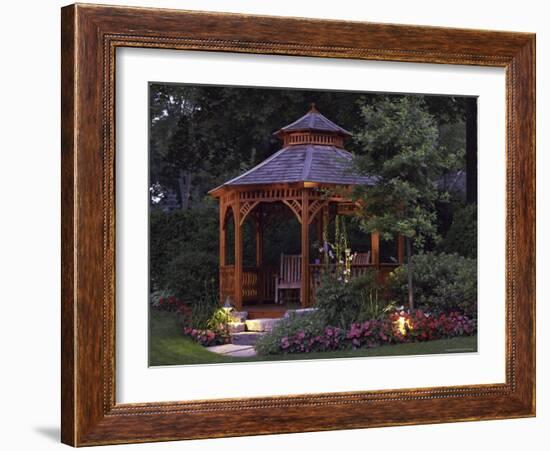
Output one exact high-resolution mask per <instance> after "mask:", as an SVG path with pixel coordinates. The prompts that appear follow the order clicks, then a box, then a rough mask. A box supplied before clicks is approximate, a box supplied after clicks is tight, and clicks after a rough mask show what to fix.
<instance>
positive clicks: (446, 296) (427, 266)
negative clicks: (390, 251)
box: [388, 253, 477, 318]
mask: <svg viewBox="0 0 550 451" xmlns="http://www.w3.org/2000/svg"><path fill="white" fill-rule="evenodd" d="M412 271H413V276H414V280H415V285H414V295H415V299H416V304H417V307H419V308H421V309H424V310H426V311H429V312H433V313H440V312H444V313H448V312H452V311H459V312H461V313H463V314H465V315H467V316H469V317H471V318H477V260H475V259H471V258H466V257H462V256H460V255H458V254H436V253H425V254H418V255H415V256H413V257H412ZM388 286H389V287H390V289H391V290H392V293H393V295H394V296H395V298H397V299H405V298H406V295H407V274H406V268H403V267H399V268H397V269H395V271H393V273H392V274H391V275H390V277H389V278H388Z"/></svg>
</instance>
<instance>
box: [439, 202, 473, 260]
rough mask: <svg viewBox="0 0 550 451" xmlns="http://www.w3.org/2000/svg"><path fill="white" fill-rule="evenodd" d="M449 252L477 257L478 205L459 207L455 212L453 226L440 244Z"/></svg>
mask: <svg viewBox="0 0 550 451" xmlns="http://www.w3.org/2000/svg"><path fill="white" fill-rule="evenodd" d="M439 249H440V250H441V251H442V252H445V253H447V254H453V253H457V254H459V255H462V256H463V257H468V258H477V205H476V204H468V205H464V206H462V207H458V208H457V209H456V211H455V212H454V214H453V220H452V223H451V226H450V228H449V230H448V231H447V233H446V234H445V237H444V238H443V240H442V241H441V243H440V245H439Z"/></svg>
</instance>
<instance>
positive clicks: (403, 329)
mask: <svg viewBox="0 0 550 451" xmlns="http://www.w3.org/2000/svg"><path fill="white" fill-rule="evenodd" d="M395 323H396V326H397V330H398V331H399V332H400V333H401V335H407V330H410V329H412V324H411V321H410V320H409V319H408V318H405V317H404V316H400V317H399V318H398V319H397V320H396V321H395Z"/></svg>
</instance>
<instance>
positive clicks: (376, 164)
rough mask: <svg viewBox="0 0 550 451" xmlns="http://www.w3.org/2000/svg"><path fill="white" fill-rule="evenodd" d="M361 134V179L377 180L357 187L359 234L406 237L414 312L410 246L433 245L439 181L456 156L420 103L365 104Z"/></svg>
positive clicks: (406, 100)
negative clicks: (365, 176) (444, 144)
mask: <svg viewBox="0 0 550 451" xmlns="http://www.w3.org/2000/svg"><path fill="white" fill-rule="evenodd" d="M361 117H362V121H363V123H364V127H363V129H362V130H361V131H360V132H358V133H356V135H355V140H356V143H357V144H358V146H360V147H361V155H358V156H357V157H356V159H355V161H356V166H357V168H358V170H359V171H360V172H361V173H364V174H370V175H375V176H376V180H377V182H376V185H375V186H371V187H364V186H362V187H358V188H356V189H355V191H354V197H355V198H356V199H357V200H360V203H361V204H362V205H363V208H362V211H361V214H360V216H359V221H360V226H361V228H362V229H363V230H364V231H365V232H368V233H372V232H378V233H380V234H381V236H382V237H383V238H385V239H390V238H393V237H395V236H396V235H398V234H400V235H403V236H404V237H405V242H406V255H407V277H408V303H409V308H410V309H414V299H413V290H412V263H411V254H412V246H413V244H414V245H415V247H417V248H422V247H423V245H424V243H425V241H426V239H428V238H429V239H432V240H434V241H437V239H438V234H437V224H436V220H437V215H436V209H435V207H436V202H437V201H441V200H444V199H445V198H446V194H445V193H442V192H440V191H439V190H438V189H437V184H436V182H437V180H438V179H439V178H440V177H441V175H442V174H443V173H444V172H445V171H446V170H448V169H450V168H453V167H455V166H456V164H457V159H458V158H460V156H459V155H457V154H456V153H453V152H452V151H448V150H447V149H445V148H443V147H442V146H441V145H440V142H439V133H438V123H437V122H436V120H435V118H434V117H433V116H432V115H431V114H430V113H429V112H428V110H427V107H426V103H425V101H424V99H423V98H421V97H415V96H402V97H395V96H394V97H389V96H385V97H382V98H381V99H380V100H377V101H376V102H374V103H371V104H365V103H363V104H362V106H361Z"/></svg>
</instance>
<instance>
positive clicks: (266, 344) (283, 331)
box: [255, 311, 327, 355]
mask: <svg viewBox="0 0 550 451" xmlns="http://www.w3.org/2000/svg"><path fill="white" fill-rule="evenodd" d="M326 326H327V323H326V321H325V317H324V315H322V314H321V312H319V311H316V312H311V313H302V314H296V313H292V312H290V314H289V317H288V318H283V319H282V320H280V321H279V322H278V323H277V324H275V326H274V327H273V330H272V331H271V332H269V333H267V334H265V335H264V336H263V337H262V338H261V339H260V340H258V342H257V343H256V346H255V347H256V352H257V353H258V354H259V355H269V354H280V353H281V352H282V349H281V340H282V339H283V338H286V337H289V336H294V335H296V334H298V333H302V332H303V333H304V334H306V335H312V336H314V335H321V334H322V333H323V331H324V329H325V327H326Z"/></svg>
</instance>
